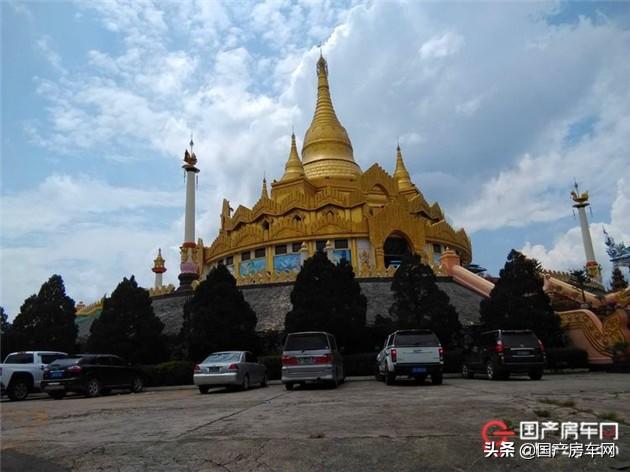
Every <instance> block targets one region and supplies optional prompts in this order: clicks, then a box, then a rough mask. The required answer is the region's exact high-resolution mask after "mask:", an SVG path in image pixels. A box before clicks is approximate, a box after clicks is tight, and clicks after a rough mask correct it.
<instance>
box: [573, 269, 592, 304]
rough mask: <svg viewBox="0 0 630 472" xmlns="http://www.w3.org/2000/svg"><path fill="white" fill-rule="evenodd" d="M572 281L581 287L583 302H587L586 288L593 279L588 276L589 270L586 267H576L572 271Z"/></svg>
mask: <svg viewBox="0 0 630 472" xmlns="http://www.w3.org/2000/svg"><path fill="white" fill-rule="evenodd" d="M570 275H571V282H572V283H574V284H575V286H576V287H577V288H579V289H580V293H581V294H582V303H586V295H585V293H584V290H585V289H586V284H587V283H589V282H590V281H591V278H590V277H589V276H588V272H587V271H586V269H576V270H572V271H571V272H570Z"/></svg>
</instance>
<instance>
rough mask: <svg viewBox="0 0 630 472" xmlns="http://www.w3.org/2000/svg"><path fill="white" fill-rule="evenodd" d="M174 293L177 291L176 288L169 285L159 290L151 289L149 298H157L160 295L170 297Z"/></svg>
mask: <svg viewBox="0 0 630 472" xmlns="http://www.w3.org/2000/svg"><path fill="white" fill-rule="evenodd" d="M195 282H196V281H195ZM174 291H175V286H174V285H173V284H168V285H164V286H162V287H159V288H150V289H149V296H150V297H157V296H159V295H168V294H169V293H173V292H174Z"/></svg>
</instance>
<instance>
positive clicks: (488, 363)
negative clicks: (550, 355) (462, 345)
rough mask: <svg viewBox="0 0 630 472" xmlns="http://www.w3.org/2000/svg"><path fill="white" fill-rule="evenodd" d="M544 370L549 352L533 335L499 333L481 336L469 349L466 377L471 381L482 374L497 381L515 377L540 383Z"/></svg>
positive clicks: (464, 374)
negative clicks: (511, 375)
mask: <svg viewBox="0 0 630 472" xmlns="http://www.w3.org/2000/svg"><path fill="white" fill-rule="evenodd" d="M544 368H545V349H544V346H543V344H542V342H541V341H540V339H538V337H537V336H536V335H535V334H534V332H533V331H530V330H505V329H498V330H494V331H487V332H485V333H481V335H480V336H479V337H478V338H477V339H475V340H474V341H473V343H472V344H471V345H469V346H468V347H467V349H466V351H465V352H464V361H463V365H462V376H463V377H467V378H469V379H471V378H473V377H474V375H475V372H479V373H483V374H485V375H486V377H488V379H490V380H497V379H507V378H508V377H509V376H510V374H511V373H515V374H528V375H529V377H530V378H531V379H532V380H540V379H541V378H542V375H543V369H544Z"/></svg>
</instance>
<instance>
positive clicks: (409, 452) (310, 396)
mask: <svg viewBox="0 0 630 472" xmlns="http://www.w3.org/2000/svg"><path fill="white" fill-rule="evenodd" d="M612 414H614V415H616V418H617V419H619V420H620V421H623V422H624V423H623V424H621V425H620V428H621V429H620V439H619V441H618V443H617V444H618V446H619V452H620V455H619V457H617V458H614V459H601V458H600V459H592V458H586V457H582V458H572V459H569V458H566V457H565V458H554V459H534V460H531V461H525V460H522V459H505V458H503V459H485V458H484V455H483V453H482V442H481V438H480V430H481V427H482V426H483V424H484V423H485V422H487V421H489V420H491V419H501V420H504V421H506V422H508V423H510V424H512V425H515V426H518V423H519V422H520V421H526V420H536V419H537V420H540V421H543V420H554V421H599V420H600V418H601V417H610V416H611V415H612ZM1 416H2V470H3V471H5V472H6V471H12V470H20V471H28V470H37V471H43V472H45V471H50V472H56V471H62V470H73V471H74V470H76V471H136V470H139V471H187V470H195V471H197V470H207V471H223V472H226V471H239V472H240V471H260V472H263V471H294V470H299V471H311V470H312V471H329V470H343V471H346V470H347V471H371V470H375V471H376V470H379V471H380V470H388V471H389V470H401V471H407V470H409V471H411V470H414V471H415V470H458V471H461V470H492V469H499V468H504V467H505V466H506V465H508V464H509V466H510V467H513V468H518V469H519V470H542V469H543V468H544V469H551V470H566V469H567V468H569V467H570V468H571V469H573V470H597V471H601V470H630V375H627V374H611V373H604V372H601V373H579V374H564V375H553V376H546V377H544V378H543V380H542V381H539V382H536V381H530V380H528V379H525V378H515V379H511V380H508V381H499V382H490V381H487V380H481V379H473V380H468V379H462V378H457V377H450V378H449V377H447V378H445V380H444V385H441V386H433V385H431V384H430V383H428V382H427V383H425V384H423V385H417V384H415V383H413V382H405V381H401V382H400V383H399V384H398V385H395V386H391V387H388V386H386V385H384V384H383V383H380V382H376V381H349V382H347V383H346V384H344V385H342V386H341V387H339V388H338V389H336V390H332V389H326V388H319V387H312V388H306V389H297V390H296V391H293V392H287V391H285V390H284V388H283V387H282V386H281V385H278V384H275V385H271V386H269V387H267V388H255V389H251V390H249V391H247V392H228V391H225V390H222V389H217V390H211V392H210V393H209V394H207V395H201V394H199V392H198V391H197V390H196V389H193V388H192V387H191V388H180V389H166V390H164V389H162V390H153V391H147V392H145V393H142V394H119V395H116V394H114V395H109V396H103V397H99V398H94V399H87V398H82V397H78V396H77V397H67V398H66V399H64V400H60V401H56V400H52V399H48V398H47V397H45V396H41V395H40V396H34V397H33V399H32V400H27V401H24V402H7V401H3V402H2V403H1ZM517 442H518V440H517ZM556 442H559V437H558V438H556Z"/></svg>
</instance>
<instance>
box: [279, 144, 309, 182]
mask: <svg viewBox="0 0 630 472" xmlns="http://www.w3.org/2000/svg"><path fill="white" fill-rule="evenodd" d="M298 177H304V167H303V166H302V161H300V156H298V151H297V145H296V144H295V133H291V152H289V159H288V160H287V163H286V165H285V166H284V175H283V176H282V178H281V179H280V180H281V181H282V180H292V179H297V178H298Z"/></svg>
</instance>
